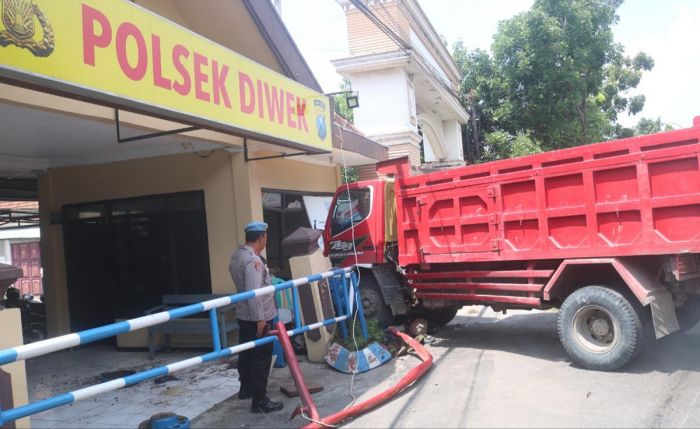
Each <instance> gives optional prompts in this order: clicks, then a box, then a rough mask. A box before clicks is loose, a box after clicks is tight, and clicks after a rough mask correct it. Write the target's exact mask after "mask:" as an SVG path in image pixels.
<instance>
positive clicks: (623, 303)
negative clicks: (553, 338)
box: [557, 286, 644, 371]
mask: <svg viewBox="0 0 700 429" xmlns="http://www.w3.org/2000/svg"><path fill="white" fill-rule="evenodd" d="M643 321H644V318H643V314H642V311H641V306H639V305H638V304H637V303H636V302H634V301H631V300H630V299H628V298H626V297H625V296H624V295H623V294H621V293H620V292H617V291H615V290H612V289H609V288H606V287H602V286H587V287H584V288H582V289H579V290H577V291H575V292H574V293H572V294H571V295H569V296H568V297H567V298H566V300H564V304H563V305H562V306H561V309H560V310H559V317H558V319H557V330H558V332H559V340H560V341H561V343H562V345H563V346H564V349H566V352H567V353H568V354H569V356H570V357H571V359H572V360H573V361H574V362H576V363H577V364H579V365H581V366H583V367H585V368H588V369H594V370H599V371H613V370H616V369H618V368H620V367H622V366H624V365H626V364H627V363H628V362H629V361H630V360H631V359H632V358H633V357H635V356H636V354H637V353H638V352H639V350H640V349H641V347H642V345H643V342H644V323H643Z"/></svg>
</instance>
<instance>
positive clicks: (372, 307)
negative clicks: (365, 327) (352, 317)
mask: <svg viewBox="0 0 700 429" xmlns="http://www.w3.org/2000/svg"><path fill="white" fill-rule="evenodd" d="M360 299H361V300H362V310H363V311H364V314H365V318H366V319H375V320H376V321H377V323H378V324H379V326H380V327H381V328H385V327H387V326H389V325H390V324H391V323H392V322H393V320H394V315H393V314H392V313H391V308H390V307H389V306H388V305H386V304H385V303H384V299H383V298H382V292H381V291H380V290H379V285H378V284H377V281H376V280H374V277H373V276H372V275H371V274H362V276H361V277H360Z"/></svg>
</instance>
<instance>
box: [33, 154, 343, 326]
mask: <svg viewBox="0 0 700 429" xmlns="http://www.w3.org/2000/svg"><path fill="white" fill-rule="evenodd" d="M251 156H257V155H255V154H251ZM337 184H338V175H337V169H336V168H335V167H332V166H320V165H314V164H308V163H305V162H299V161H294V160H289V159H273V160H264V161H252V162H248V163H246V162H245V160H244V157H243V154H230V153H228V152H225V151H222V150H219V151H215V152H214V153H213V154H212V155H211V156H210V157H208V158H205V159H202V158H200V157H197V156H195V155H193V154H184V155H174V156H167V157H156V158H147V159H139V160H130V161H122V162H114V163H108V164H98V165H90V166H80V167H65V168H58V169H52V170H49V171H48V173H47V174H46V175H45V176H42V177H41V178H40V180H39V205H40V212H41V214H40V217H41V234H42V256H43V259H44V260H43V266H44V289H45V295H46V301H47V313H48V314H47V315H48V319H49V320H48V324H49V329H50V332H49V333H50V335H52V336H53V335H56V334H59V333H66V332H69V331H70V323H69V317H68V314H69V311H70V309H69V306H68V294H67V285H66V282H67V280H66V269H65V255H64V251H63V230H62V226H61V225H51V224H50V214H51V213H56V214H60V213H61V210H62V207H63V206H64V205H66V204H75V203H85V202H91V201H103V200H112V199H118V198H132V197H138V196H145V195H159V194H169V193H175V192H185V191H197V190H202V191H204V201H205V209H206V219H207V231H208V234H209V259H210V262H209V264H210V269H211V280H212V292H213V293H231V292H234V291H235V287H234V284H233V281H232V280H231V278H230V275H229V273H228V263H229V258H230V256H231V253H232V252H233V250H234V249H235V248H236V247H237V246H238V244H239V243H240V242H241V241H242V240H243V237H242V233H241V234H239V231H242V230H243V228H244V226H245V225H246V224H247V223H248V222H250V221H251V220H253V219H262V217H263V214H262V192H261V189H262V188H271V189H281V190H293V191H306V192H329V193H330V192H334V191H335V189H336V187H337Z"/></svg>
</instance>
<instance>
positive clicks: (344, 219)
mask: <svg viewBox="0 0 700 429" xmlns="http://www.w3.org/2000/svg"><path fill="white" fill-rule="evenodd" d="M371 203H372V198H371V190H370V188H361V189H350V193H349V194H348V190H347V189H346V190H344V191H342V192H341V193H340V194H339V195H338V199H337V200H336V202H335V209H334V210H333V224H332V225H331V233H332V235H337V234H339V233H341V232H343V231H345V230H346V229H348V228H350V226H351V225H355V224H357V223H359V222H362V221H363V220H365V219H366V218H367V216H368V215H369V212H370V209H371Z"/></svg>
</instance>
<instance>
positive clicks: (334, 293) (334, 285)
mask: <svg viewBox="0 0 700 429" xmlns="http://www.w3.org/2000/svg"><path fill="white" fill-rule="evenodd" d="M328 280H329V282H328V284H329V285H330V286H331V297H332V298H333V305H334V306H335V314H336V316H340V315H342V314H343V307H342V304H341V302H340V298H339V297H338V294H339V293H340V291H339V290H338V289H339V288H340V287H341V286H342V283H341V282H340V281H339V280H340V279H338V278H335V277H331V278H330V279H328ZM340 333H341V334H342V335H343V339H347V338H348V327H347V326H346V324H345V322H342V323H340Z"/></svg>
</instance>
